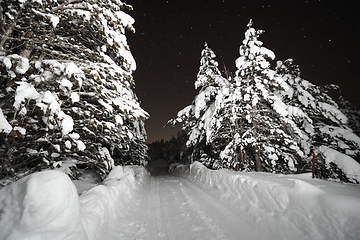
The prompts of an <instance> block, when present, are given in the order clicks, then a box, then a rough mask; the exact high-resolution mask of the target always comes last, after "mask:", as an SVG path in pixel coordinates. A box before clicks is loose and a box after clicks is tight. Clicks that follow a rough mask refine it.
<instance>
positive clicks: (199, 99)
mask: <svg viewBox="0 0 360 240" xmlns="http://www.w3.org/2000/svg"><path fill="white" fill-rule="evenodd" d="M215 57H216V55H215V53H214V52H213V51H212V50H211V49H210V48H209V47H208V45H207V43H205V46H204V49H203V50H202V52H201V59H200V68H199V72H198V75H197V80H196V81H195V89H199V94H198V95H197V96H196V97H195V100H194V101H193V103H192V104H191V105H189V106H187V107H185V108H184V109H183V110H181V111H179V113H178V117H177V118H176V119H174V120H170V121H169V123H170V124H173V125H175V124H177V123H182V129H183V130H185V131H188V135H189V140H188V141H187V143H186V145H187V147H189V148H190V147H191V148H194V153H193V154H195V155H197V158H199V157H200V155H202V154H203V153H205V154H207V155H211V154H212V153H211V146H210V145H211V143H210V144H209V143H206V139H207V137H208V136H209V131H210V120H211V117H212V114H213V111H214V102H215V98H216V95H217V94H218V91H219V90H220V89H221V88H222V87H223V86H226V85H228V84H229V83H228V81H227V79H225V78H223V77H222V76H221V72H220V71H219V69H218V63H217V61H216V60H215ZM207 145H208V146H207ZM209 149H210V150H209ZM195 155H194V156H195Z"/></svg>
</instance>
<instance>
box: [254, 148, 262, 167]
mask: <svg viewBox="0 0 360 240" xmlns="http://www.w3.org/2000/svg"><path fill="white" fill-rule="evenodd" d="M255 171H256V172H261V162H260V156H259V153H258V152H257V150H256V152H255Z"/></svg>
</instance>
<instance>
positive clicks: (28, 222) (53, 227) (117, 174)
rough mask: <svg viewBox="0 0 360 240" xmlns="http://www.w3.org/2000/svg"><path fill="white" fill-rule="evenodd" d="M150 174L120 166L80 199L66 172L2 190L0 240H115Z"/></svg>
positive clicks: (36, 175) (43, 174) (32, 177)
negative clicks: (118, 224)
mask: <svg viewBox="0 0 360 240" xmlns="http://www.w3.org/2000/svg"><path fill="white" fill-rule="evenodd" d="M146 175H147V172H146V170H145V169H144V168H142V167H138V166H137V167H136V166H132V167H121V166H116V167H115V168H114V169H113V170H112V171H111V172H110V174H109V175H108V177H107V178H106V179H105V181H104V182H103V184H102V185H98V186H96V187H94V188H91V189H90V190H88V191H86V192H84V193H83V194H81V195H80V196H79V195H78V193H77V189H76V187H75V185H74V184H73V183H72V181H71V180H70V178H69V177H68V176H67V175H66V174H64V173H62V172H60V171H55V170H49V171H43V172H38V173H34V174H31V175H29V176H28V177H26V178H23V179H21V180H19V181H17V182H15V183H13V184H11V185H9V186H7V187H5V188H3V189H0V239H4V240H11V239H14V240H19V239H44V240H45V239H52V240H54V239H76V240H80V239H113V238H115V237H114V236H111V234H113V233H114V232H116V231H115V230H114V229H113V228H115V227H116V226H115V225H114V222H116V219H117V218H120V217H122V216H124V215H125V207H124V206H125V204H126V203H127V202H128V201H130V199H131V198H132V195H133V193H134V190H135V189H136V188H137V187H138V185H139V184H140V183H141V182H142V181H143V179H145V176H146Z"/></svg>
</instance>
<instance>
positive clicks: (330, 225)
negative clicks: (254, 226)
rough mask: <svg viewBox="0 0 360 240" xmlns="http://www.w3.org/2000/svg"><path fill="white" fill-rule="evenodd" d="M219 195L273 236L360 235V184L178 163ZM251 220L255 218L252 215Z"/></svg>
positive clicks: (182, 170)
mask: <svg viewBox="0 0 360 240" xmlns="http://www.w3.org/2000/svg"><path fill="white" fill-rule="evenodd" d="M173 172H175V173H176V172H177V173H180V174H182V175H187V176H186V177H187V178H188V179H190V180H191V181H192V182H194V183H195V184H200V185H201V187H202V188H205V189H206V190H207V191H210V192H211V193H213V196H218V198H220V200H221V201H222V202H223V203H224V205H225V206H227V207H228V208H229V209H230V210H232V212H234V213H235V214H247V215H249V216H250V218H252V221H255V222H257V223H259V227H264V228H267V230H268V232H269V237H270V236H274V237H276V236H279V234H277V233H276V232H275V231H278V230H279V229H283V231H284V233H283V234H282V236H288V237H290V238H291V239H301V238H297V237H296V236H301V235H302V236H305V237H307V238H308V239H359V236H360V228H359V226H360V188H359V186H354V185H349V184H342V183H335V182H328V181H324V180H318V179H315V180H312V179H311V177H310V175H308V174H307V175H300V176H296V175H291V176H289V175H288V176H285V175H279V174H269V173H239V172H234V171H230V170H209V169H207V168H206V167H205V166H204V165H202V164H201V163H199V162H195V163H193V164H192V165H191V166H190V168H186V166H184V165H180V166H178V167H174V166H173ZM249 220H250V219H249Z"/></svg>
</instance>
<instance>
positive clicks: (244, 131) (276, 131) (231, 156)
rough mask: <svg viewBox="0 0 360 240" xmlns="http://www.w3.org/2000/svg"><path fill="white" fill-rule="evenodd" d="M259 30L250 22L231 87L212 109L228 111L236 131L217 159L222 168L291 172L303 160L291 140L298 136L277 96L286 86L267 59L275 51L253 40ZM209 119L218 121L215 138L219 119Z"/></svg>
mask: <svg viewBox="0 0 360 240" xmlns="http://www.w3.org/2000/svg"><path fill="white" fill-rule="evenodd" d="M262 33H263V31H262V30H260V31H259V30H255V29H254V28H253V27H252V22H251V21H250V23H249V24H248V30H247V31H246V33H245V39H244V40H243V42H242V43H243V44H242V45H241V46H240V57H239V58H238V59H237V60H236V67H237V71H236V73H235V83H234V84H235V86H234V87H233V88H234V89H233V91H231V92H230V93H231V94H230V95H228V96H225V99H223V100H220V102H222V103H221V104H218V106H219V109H217V110H216V113H221V112H222V111H224V109H227V110H225V111H226V112H227V114H229V113H231V115H230V116H228V119H229V120H226V121H230V123H231V124H232V125H233V126H236V128H235V129H237V132H236V133H235V132H234V131H233V133H232V134H233V136H232V139H231V141H230V142H229V143H228V144H227V146H226V147H225V149H224V150H223V151H222V152H221V153H220V157H221V159H222V161H223V163H222V164H223V166H225V167H235V166H237V165H238V164H239V161H240V164H241V165H240V166H238V168H240V169H242V170H256V171H261V170H262V171H269V172H281V173H289V172H294V171H296V170H297V169H298V168H299V167H300V166H301V165H302V164H303V163H302V160H301V159H302V157H303V155H304V154H303V152H302V151H301V150H300V148H299V147H298V144H297V141H296V139H297V138H299V137H300V136H299V135H298V131H297V129H296V126H295V124H294V122H293V121H292V120H291V119H289V118H287V114H286V110H285V108H286V106H285V104H284V103H283V101H282V98H281V96H280V95H279V94H278V93H279V92H280V91H281V90H284V89H285V90H287V88H288V85H287V84H286V83H285V82H284V80H283V79H282V78H281V77H280V76H278V75H277V74H276V73H275V71H273V70H271V69H270V62H269V60H273V59H274V58H275V54H274V53H273V52H272V51H270V50H269V49H267V48H265V47H263V46H262V45H263V43H262V42H261V41H259V40H258V37H259V36H260V35H261V34H262ZM214 119H216V121H220V122H219V123H214V124H213V125H212V126H214V127H215V129H214V131H213V135H214V136H217V134H218V131H219V130H218V129H219V127H220V129H221V126H222V125H223V124H222V123H221V120H222V119H224V118H219V117H218V116H217V115H214Z"/></svg>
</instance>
